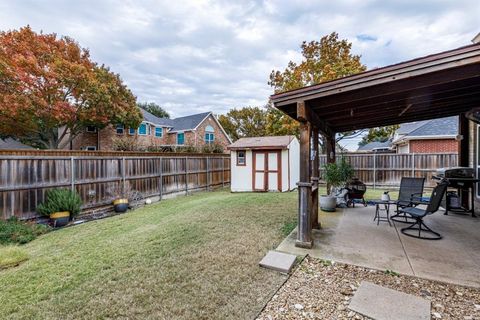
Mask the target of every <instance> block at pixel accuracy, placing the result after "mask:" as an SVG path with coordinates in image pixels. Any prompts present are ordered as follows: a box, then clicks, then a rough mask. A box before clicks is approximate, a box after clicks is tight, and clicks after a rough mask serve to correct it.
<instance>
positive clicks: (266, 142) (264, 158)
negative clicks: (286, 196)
mask: <svg viewBox="0 0 480 320" xmlns="http://www.w3.org/2000/svg"><path fill="white" fill-rule="evenodd" d="M228 149H229V150H230V155H231V161H230V163H231V182H230V185H231V190H232V192H248V191H263V192H265V191H280V192H285V191H290V190H293V189H295V188H296V183H297V182H298V180H299V174H300V169H299V165H300V158H299V157H300V144H299V142H298V140H297V138H295V136H275V137H252V138H241V139H239V140H237V141H235V143H233V144H231V145H230V146H228Z"/></svg>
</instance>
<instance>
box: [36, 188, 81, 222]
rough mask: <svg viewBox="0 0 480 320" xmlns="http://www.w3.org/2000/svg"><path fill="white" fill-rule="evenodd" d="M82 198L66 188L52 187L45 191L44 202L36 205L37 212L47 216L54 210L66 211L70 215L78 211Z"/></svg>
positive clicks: (73, 215) (72, 215)
mask: <svg viewBox="0 0 480 320" xmlns="http://www.w3.org/2000/svg"><path fill="white" fill-rule="evenodd" d="M81 206H82V199H80V196H79V195H78V194H77V193H76V192H74V191H71V190H68V189H53V190H49V191H47V195H46V199H45V202H44V203H42V204H40V205H38V206H37V212H38V213H40V214H41V215H44V216H49V215H50V214H52V213H55V212H62V211H68V212H70V217H75V216H76V215H77V214H79V213H80V209H81Z"/></svg>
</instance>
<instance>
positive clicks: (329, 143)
mask: <svg viewBox="0 0 480 320" xmlns="http://www.w3.org/2000/svg"><path fill="white" fill-rule="evenodd" d="M335 144H336V143H335V133H334V132H331V133H330V134H326V135H325V152H326V154H327V163H334V162H335ZM330 187H331V186H329V185H328V184H327V193H329V192H331V190H330Z"/></svg>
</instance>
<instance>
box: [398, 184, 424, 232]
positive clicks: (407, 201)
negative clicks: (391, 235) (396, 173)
mask: <svg viewBox="0 0 480 320" xmlns="http://www.w3.org/2000/svg"><path fill="white" fill-rule="evenodd" d="M424 184H425V178H412V177H402V180H401V181H400V190H399V191H398V200H397V210H395V212H396V214H395V215H393V216H392V217H391V220H393V221H396V222H402V223H411V222H413V221H412V219H411V218H410V217H409V216H408V215H406V214H405V213H403V212H402V209H404V208H407V207H412V206H413V207H416V206H417V204H418V203H417V202H419V201H420V200H421V198H422V195H423V185H424ZM415 200H416V201H415Z"/></svg>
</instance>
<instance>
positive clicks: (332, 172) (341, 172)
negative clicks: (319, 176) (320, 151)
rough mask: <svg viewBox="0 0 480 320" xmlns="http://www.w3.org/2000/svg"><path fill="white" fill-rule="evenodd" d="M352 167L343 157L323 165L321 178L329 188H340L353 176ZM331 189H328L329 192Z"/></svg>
mask: <svg viewBox="0 0 480 320" xmlns="http://www.w3.org/2000/svg"><path fill="white" fill-rule="evenodd" d="M353 173H354V171H353V167H352V165H351V164H350V163H348V161H347V159H346V158H345V157H342V158H341V159H340V161H338V162H333V163H327V164H325V165H324V166H323V179H324V180H325V181H326V182H327V185H328V186H329V187H330V188H341V187H344V186H345V184H346V183H347V182H348V181H350V180H351V179H352V177H353ZM330 191H331V190H329V193H330Z"/></svg>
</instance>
